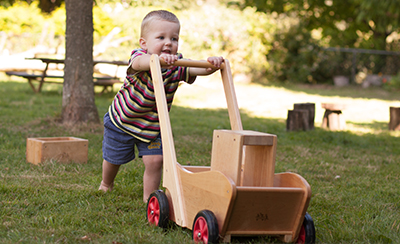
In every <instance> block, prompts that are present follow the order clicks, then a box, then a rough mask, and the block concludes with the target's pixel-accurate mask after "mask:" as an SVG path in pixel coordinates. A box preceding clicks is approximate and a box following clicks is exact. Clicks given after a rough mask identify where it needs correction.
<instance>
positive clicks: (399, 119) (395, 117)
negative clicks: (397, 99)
mask: <svg viewBox="0 0 400 244" xmlns="http://www.w3.org/2000/svg"><path fill="white" fill-rule="evenodd" d="M389 130H400V108H396V107H390V120H389Z"/></svg>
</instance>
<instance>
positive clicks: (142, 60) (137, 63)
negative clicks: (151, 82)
mask: <svg viewBox="0 0 400 244" xmlns="http://www.w3.org/2000/svg"><path fill="white" fill-rule="evenodd" d="M150 58H151V55H150V54H143V55H140V56H138V57H136V58H135V59H134V60H133V61H132V64H131V66H130V67H129V70H128V73H129V74H131V73H134V72H135V71H136V72H137V71H149V70H150ZM160 58H162V59H163V60H164V61H165V62H166V63H167V64H168V65H170V66H168V67H166V68H171V67H172V65H171V64H173V63H174V62H175V61H176V60H178V56H176V55H171V54H164V53H163V54H161V55H160Z"/></svg>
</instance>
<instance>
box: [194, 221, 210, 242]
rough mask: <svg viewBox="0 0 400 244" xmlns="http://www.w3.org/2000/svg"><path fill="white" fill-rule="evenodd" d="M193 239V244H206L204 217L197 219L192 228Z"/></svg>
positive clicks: (206, 229)
mask: <svg viewBox="0 0 400 244" xmlns="http://www.w3.org/2000/svg"><path fill="white" fill-rule="evenodd" d="M193 239H194V242H195V243H208V227H207V221H206V219H205V218H204V217H200V218H198V219H197V221H196V223H195V225H194V228H193Z"/></svg>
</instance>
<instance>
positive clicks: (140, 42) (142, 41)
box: [139, 37, 147, 50]
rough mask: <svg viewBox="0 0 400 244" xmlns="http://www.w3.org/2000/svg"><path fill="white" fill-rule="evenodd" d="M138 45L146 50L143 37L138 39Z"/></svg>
mask: <svg viewBox="0 0 400 244" xmlns="http://www.w3.org/2000/svg"><path fill="white" fill-rule="evenodd" d="M139 45H140V47H141V48H142V49H144V50H147V42H146V39H144V38H143V37H141V38H140V39H139Z"/></svg>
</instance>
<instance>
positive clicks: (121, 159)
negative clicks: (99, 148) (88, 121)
mask: <svg viewBox="0 0 400 244" xmlns="http://www.w3.org/2000/svg"><path fill="white" fill-rule="evenodd" d="M135 145H136V147H137V149H138V151H139V157H142V156H144V155H162V143H161V136H160V135H159V136H158V137H157V138H156V139H155V140H153V141H152V142H150V143H145V142H142V141H140V140H138V139H136V138H135V137H133V136H131V135H129V134H128V133H126V132H124V131H122V130H121V129H119V128H118V127H116V126H115V125H114V124H113V122H112V121H111V119H110V116H109V114H108V113H106V114H105V115H104V136H103V159H104V160H107V161H108V162H109V163H112V164H115V165H121V164H126V163H129V162H130V161H132V160H133V159H135Z"/></svg>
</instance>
